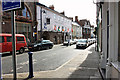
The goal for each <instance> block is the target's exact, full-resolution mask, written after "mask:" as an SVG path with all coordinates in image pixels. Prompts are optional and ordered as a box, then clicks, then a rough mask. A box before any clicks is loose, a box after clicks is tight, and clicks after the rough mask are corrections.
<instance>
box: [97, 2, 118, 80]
mask: <svg viewBox="0 0 120 80" xmlns="http://www.w3.org/2000/svg"><path fill="white" fill-rule="evenodd" d="M103 1H104V0H103ZM96 5H97V25H98V26H97V27H98V43H97V47H98V48H97V50H98V51H99V52H100V56H101V58H100V71H101V72H102V74H103V77H104V78H109V79H113V78H117V79H118V80H119V79H120V65H119V64H120V2H98V3H97V4H96Z"/></svg>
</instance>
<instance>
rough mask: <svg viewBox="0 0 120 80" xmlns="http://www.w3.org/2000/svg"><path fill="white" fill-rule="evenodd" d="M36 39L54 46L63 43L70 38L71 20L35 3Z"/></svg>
mask: <svg viewBox="0 0 120 80" xmlns="http://www.w3.org/2000/svg"><path fill="white" fill-rule="evenodd" d="M37 22H38V25H37V39H38V40H39V39H48V40H51V41H52V42H54V44H60V43H63V41H64V40H66V39H71V38H72V32H71V29H72V20H71V19H69V18H68V17H66V16H65V15H64V14H61V13H59V12H57V11H55V10H54V6H53V5H52V6H51V7H47V6H45V5H43V4H40V3H37Z"/></svg>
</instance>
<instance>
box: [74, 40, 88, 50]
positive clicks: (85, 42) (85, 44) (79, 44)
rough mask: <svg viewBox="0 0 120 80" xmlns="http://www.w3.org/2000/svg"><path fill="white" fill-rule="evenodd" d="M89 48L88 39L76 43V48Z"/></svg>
mask: <svg viewBox="0 0 120 80" xmlns="http://www.w3.org/2000/svg"><path fill="white" fill-rule="evenodd" d="M86 47H88V40H87V39H79V40H78V42H77V43H76V48H77V49H78V48H86Z"/></svg>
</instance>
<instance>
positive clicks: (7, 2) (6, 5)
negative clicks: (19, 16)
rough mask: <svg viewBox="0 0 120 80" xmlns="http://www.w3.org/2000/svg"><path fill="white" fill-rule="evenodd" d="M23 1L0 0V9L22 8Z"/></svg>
mask: <svg viewBox="0 0 120 80" xmlns="http://www.w3.org/2000/svg"><path fill="white" fill-rule="evenodd" d="M23 8H24V1H23V0H22V1H21V0H2V10H3V11H11V10H16V9H23Z"/></svg>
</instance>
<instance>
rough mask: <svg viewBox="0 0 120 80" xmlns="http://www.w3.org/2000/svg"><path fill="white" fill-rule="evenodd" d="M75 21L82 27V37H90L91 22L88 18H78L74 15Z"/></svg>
mask: <svg viewBox="0 0 120 80" xmlns="http://www.w3.org/2000/svg"><path fill="white" fill-rule="evenodd" d="M75 22H77V23H78V24H79V25H80V26H81V27H82V38H84V39H88V38H91V24H90V21H89V20H86V19H83V20H78V16H75Z"/></svg>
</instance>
